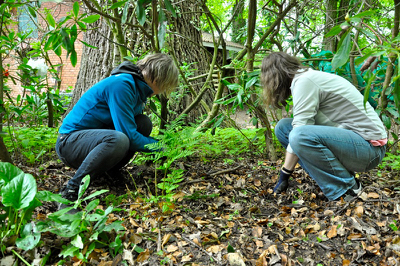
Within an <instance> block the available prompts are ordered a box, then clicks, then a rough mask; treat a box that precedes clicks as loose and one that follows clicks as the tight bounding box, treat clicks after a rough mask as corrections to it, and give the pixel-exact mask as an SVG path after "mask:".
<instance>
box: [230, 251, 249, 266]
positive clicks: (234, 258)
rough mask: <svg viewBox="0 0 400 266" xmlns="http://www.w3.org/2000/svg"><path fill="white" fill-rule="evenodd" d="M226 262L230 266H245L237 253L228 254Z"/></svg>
mask: <svg viewBox="0 0 400 266" xmlns="http://www.w3.org/2000/svg"><path fill="white" fill-rule="evenodd" d="M228 261H229V265H230V266H245V265H246V264H245V263H244V261H243V258H242V257H241V256H240V255H239V254H238V253H228Z"/></svg>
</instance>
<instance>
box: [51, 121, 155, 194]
mask: <svg viewBox="0 0 400 266" xmlns="http://www.w3.org/2000/svg"><path fill="white" fill-rule="evenodd" d="M135 122H136V124H137V126H138V127H137V131H138V132H139V133H141V134H142V135H144V136H146V137H148V136H150V133H151V130H152V128H153V125H152V123H151V120H150V119H149V118H148V117H147V116H145V115H138V116H136V117H135ZM129 146H130V141H129V138H128V137H127V136H126V135H125V134H124V133H122V132H119V131H116V130H112V129H87V130H79V131H75V132H72V133H70V134H60V135H59V136H58V139H57V142H56V151H57V154H58V156H59V157H60V159H61V161H62V162H63V163H64V164H66V165H67V166H69V167H72V168H75V169H77V170H76V173H75V175H74V177H73V178H72V179H71V180H69V181H68V185H67V186H68V187H69V188H74V189H76V188H78V187H79V185H80V184H81V181H82V179H83V178H84V177H85V176H86V175H90V176H91V177H93V176H95V175H97V174H101V173H104V172H112V171H116V170H118V169H120V168H122V167H124V166H125V165H126V164H127V163H128V162H129V161H130V159H132V157H133V155H134V154H135V152H136V151H132V150H130V149H129Z"/></svg>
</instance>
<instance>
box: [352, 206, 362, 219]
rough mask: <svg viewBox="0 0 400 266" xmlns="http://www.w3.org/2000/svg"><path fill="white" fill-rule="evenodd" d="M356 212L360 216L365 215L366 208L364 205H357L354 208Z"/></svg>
mask: <svg viewBox="0 0 400 266" xmlns="http://www.w3.org/2000/svg"><path fill="white" fill-rule="evenodd" d="M354 214H355V215H357V216H358V217H361V216H363V214H364V208H363V206H357V207H356V208H355V209H354Z"/></svg>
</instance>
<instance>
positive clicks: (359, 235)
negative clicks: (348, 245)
mask: <svg viewBox="0 0 400 266" xmlns="http://www.w3.org/2000/svg"><path fill="white" fill-rule="evenodd" d="M361 237H362V234H350V235H349V236H348V237H347V239H349V240H352V239H357V238H361Z"/></svg>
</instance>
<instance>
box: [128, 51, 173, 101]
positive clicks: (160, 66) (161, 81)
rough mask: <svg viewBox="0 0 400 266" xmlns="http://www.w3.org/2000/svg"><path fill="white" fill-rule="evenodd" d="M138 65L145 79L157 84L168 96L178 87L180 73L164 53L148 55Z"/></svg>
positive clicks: (169, 57)
mask: <svg viewBox="0 0 400 266" xmlns="http://www.w3.org/2000/svg"><path fill="white" fill-rule="evenodd" d="M136 65H137V66H138V67H139V68H140V70H141V71H142V74H143V76H144V77H147V78H149V79H150V80H151V82H155V83H156V84H157V86H158V88H159V89H160V92H161V93H163V94H165V95H168V94H170V93H171V92H172V91H173V90H174V89H175V88H176V87H177V86H178V77H179V72H178V68H177V67H176V66H175V63H174V60H173V59H172V57H171V56H169V55H166V54H162V53H157V54H150V55H146V56H145V57H144V58H143V59H141V60H139V61H138V62H137V63H136Z"/></svg>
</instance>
